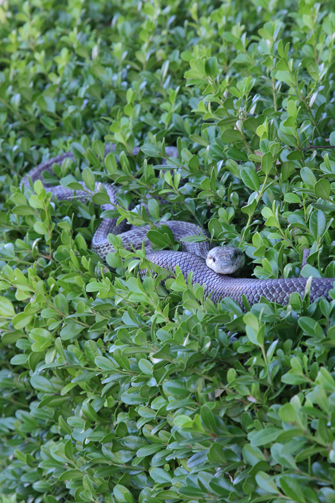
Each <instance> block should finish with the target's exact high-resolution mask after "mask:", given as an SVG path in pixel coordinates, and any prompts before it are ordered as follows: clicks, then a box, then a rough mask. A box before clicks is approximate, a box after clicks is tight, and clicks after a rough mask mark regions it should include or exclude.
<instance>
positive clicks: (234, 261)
mask: <svg viewBox="0 0 335 503" xmlns="http://www.w3.org/2000/svg"><path fill="white" fill-rule="evenodd" d="M244 262H245V257H244V253H243V252H242V251H241V250H239V249H238V248H234V247H233V246H217V247H215V248H212V250H210V251H209V252H208V255H207V258H206V264H207V267H209V268H210V269H213V271H215V272H217V273H218V274H233V273H235V272H237V271H238V270H240V269H242V267H243V266H244Z"/></svg>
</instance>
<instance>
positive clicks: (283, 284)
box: [20, 144, 334, 309]
mask: <svg viewBox="0 0 335 503" xmlns="http://www.w3.org/2000/svg"><path fill="white" fill-rule="evenodd" d="M111 151H116V146H115V145H109V144H108V145H107V146H106V148H105V156H107V155H108V154H109V153H110V152H111ZM139 152H140V147H135V148H134V149H133V151H132V155H133V156H136V155H137V154H138V153H139ZM165 154H166V156H167V157H175V158H177V157H178V150H177V148H176V147H165ZM68 158H69V159H72V160H75V158H74V155H73V154H72V152H66V153H63V154H60V155H58V156H56V157H53V158H51V159H49V160H47V161H45V162H42V163H41V164H39V165H38V166H36V167H35V168H33V169H31V170H30V171H29V172H28V173H27V174H26V175H25V176H24V177H23V178H22V180H21V183H20V187H21V188H22V189H23V190H24V191H26V190H30V191H31V190H32V189H33V183H34V182H36V181H37V180H40V181H41V182H42V184H43V186H44V187H45V189H46V190H47V191H48V192H51V193H52V196H53V197H54V198H55V199H57V200H58V201H62V200H68V199H71V198H73V197H76V198H77V199H78V200H80V201H83V202H85V201H87V200H88V199H89V198H91V197H92V195H93V194H95V193H96V192H98V191H101V183H100V182H95V189H94V191H91V190H89V189H88V188H87V187H86V186H85V183H84V182H78V183H79V184H80V185H81V186H82V190H75V191H73V190H72V189H69V188H67V187H63V186H62V185H57V186H55V185H50V183H48V181H47V180H45V179H44V177H43V172H44V171H47V172H48V173H50V174H52V173H53V165H54V164H58V165H61V164H62V162H63V161H64V160H65V159H68ZM164 162H166V161H164ZM103 185H104V189H103V190H105V191H106V193H107V195H108V196H109V199H110V203H106V204H103V205H102V210H103V211H108V210H114V209H115V208H116V206H117V193H118V190H119V189H118V188H117V187H116V186H114V185H112V184H107V183H106V184H103ZM28 197H29V193H28ZM162 223H164V225H167V226H168V227H169V228H170V229H171V231H172V233H173V236H174V238H175V240H176V241H180V240H181V239H182V238H186V237H188V236H202V237H203V240H202V241H201V240H198V241H197V242H187V241H181V251H174V250H153V249H152V246H151V242H150V240H149V239H148V237H147V232H148V231H149V230H150V229H152V227H151V226H148V225H145V226H142V227H134V226H132V227H131V228H130V229H129V225H128V230H126V229H127V227H125V225H127V222H126V223H124V222H122V223H121V224H119V225H118V224H117V218H103V219H102V221H101V223H100V225H99V227H98V228H97V230H96V231H95V233H94V235H93V238H92V244H91V249H92V251H93V252H95V253H96V254H97V255H98V256H99V257H100V258H101V259H102V260H103V261H104V262H105V261H106V257H107V255H108V254H109V253H110V252H115V249H114V247H113V245H112V244H111V243H110V242H109V241H108V234H114V235H119V236H120V237H121V240H122V247H123V248H125V249H128V250H130V251H134V249H141V248H142V244H143V241H144V246H145V251H146V258H147V260H148V261H149V262H151V263H153V264H156V265H157V266H159V267H161V268H163V269H166V270H168V271H169V272H170V273H171V274H175V273H174V271H175V268H176V266H177V265H178V266H179V268H180V271H181V273H182V275H183V276H184V278H185V280H187V278H188V275H189V273H190V272H191V273H192V284H199V285H201V286H202V287H203V288H204V296H205V297H210V299H211V300H212V301H213V302H214V303H215V304H217V303H218V302H219V301H221V300H223V299H225V298H230V299H232V300H234V301H235V302H237V303H238V304H239V305H240V306H241V307H242V309H243V308H245V302H244V299H246V300H247V301H248V303H249V305H250V306H252V305H254V304H256V303H258V302H260V301H261V298H262V297H264V298H265V299H267V300H268V301H270V302H275V303H277V304H281V305H287V304H288V303H289V297H290V294H292V293H294V292H297V293H299V294H300V295H301V296H304V294H305V293H306V286H307V278H302V277H298V278H279V279H254V278H242V277H234V276H231V274H234V273H235V272H236V271H239V270H241V268H242V266H243V264H244V254H243V252H242V251H241V250H240V249H238V248H235V247H231V246H219V247H218V246H217V247H214V248H212V247H211V244H210V236H209V234H208V232H207V231H206V230H205V229H203V228H202V227H200V226H198V225H197V224H194V223H191V222H183V221H179V220H176V221H174V220H171V221H169V220H167V221H164V222H162ZM154 225H155V226H156V227H158V228H159V225H160V224H158V223H155V224H154ZM145 274H146V271H143V270H141V271H140V276H141V278H143V276H144V275H145ZM333 282H334V278H312V281H311V284H310V285H309V286H310V289H309V296H310V301H311V302H314V301H316V300H317V299H319V298H320V297H325V298H327V300H329V301H330V300H331V297H330V294H329V292H330V290H331V289H332V288H333ZM243 296H245V298H244V297H243Z"/></svg>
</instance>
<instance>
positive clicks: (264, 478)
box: [256, 471, 279, 495]
mask: <svg viewBox="0 0 335 503" xmlns="http://www.w3.org/2000/svg"><path fill="white" fill-rule="evenodd" d="M256 482H257V484H258V485H259V487H260V488H261V489H262V490H263V491H265V492H267V493H270V494H278V495H279V490H278V489H277V486H276V484H275V482H274V480H273V479H272V478H271V477H270V476H269V475H268V474H267V473H265V472H262V471H260V472H258V473H257V474H256Z"/></svg>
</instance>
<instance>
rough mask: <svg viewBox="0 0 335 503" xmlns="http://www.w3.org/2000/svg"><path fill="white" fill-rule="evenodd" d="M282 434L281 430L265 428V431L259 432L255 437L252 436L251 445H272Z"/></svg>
mask: <svg viewBox="0 0 335 503" xmlns="http://www.w3.org/2000/svg"><path fill="white" fill-rule="evenodd" d="M280 434H281V430H279V429H278V428H271V427H269V428H265V429H264V430H260V431H258V432H257V433H256V434H255V435H252V437H251V445H252V446H255V447H259V446H261V445H269V444H272V443H273V442H275V441H276V440H277V438H278V437H279V435H280ZM248 438H249V436H248Z"/></svg>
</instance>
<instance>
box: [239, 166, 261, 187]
mask: <svg viewBox="0 0 335 503" xmlns="http://www.w3.org/2000/svg"><path fill="white" fill-rule="evenodd" d="M241 178H242V180H243V183H244V185H246V186H247V187H249V189H252V190H254V191H256V192H258V190H259V185H260V181H259V178H258V176H257V173H256V170H255V169H254V168H252V167H251V166H247V167H244V168H242V169H241Z"/></svg>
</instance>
